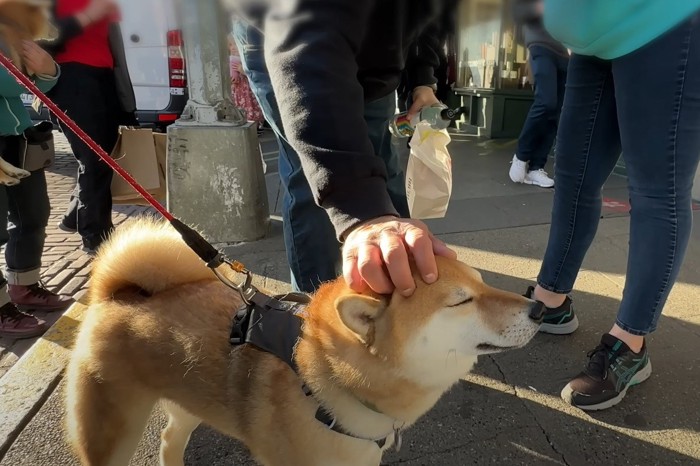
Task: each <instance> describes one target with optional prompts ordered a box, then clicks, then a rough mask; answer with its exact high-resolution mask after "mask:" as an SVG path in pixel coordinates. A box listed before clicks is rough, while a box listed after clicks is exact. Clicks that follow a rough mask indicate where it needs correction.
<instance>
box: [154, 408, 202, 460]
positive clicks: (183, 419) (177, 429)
mask: <svg viewBox="0 0 700 466" xmlns="http://www.w3.org/2000/svg"><path fill="white" fill-rule="evenodd" d="M162 406H163V409H164V411H165V412H166V414H167V415H168V425H167V426H165V429H163V433H162V434H161V436H160V439H161V441H160V464H161V466H184V464H185V460H184V457H185V448H187V444H188V443H189V441H190V435H192V432H194V430H195V429H196V428H197V426H198V425H199V424H200V422H201V420H200V419H199V418H197V417H195V416H193V415H191V414H190V413H188V412H187V411H185V410H184V409H182V408H181V407H180V406H178V405H176V404H174V403H171V402H163V403H162Z"/></svg>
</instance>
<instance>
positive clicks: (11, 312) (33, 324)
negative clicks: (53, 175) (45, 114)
mask: <svg viewBox="0 0 700 466" xmlns="http://www.w3.org/2000/svg"><path fill="white" fill-rule="evenodd" d="M8 139H13V138H7V137H3V138H0V150H1V151H2V153H3V156H5V157H7V160H8V162H10V163H13V164H17V163H18V161H17V160H16V159H14V158H12V157H10V156H9V155H8V154H9V153H10V152H9V150H11V147H8V145H7V141H8ZM31 178H32V177H31V176H30V177H28V178H25V179H24V180H22V183H24V182H25V181H27V180H29V179H31ZM22 183H20V185H21V184H22ZM18 186H19V185H18ZM8 189H9V188H8V187H7V186H0V246H6V247H5V255H6V259H5V261H6V262H7V263H8V264H9V262H10V261H9V260H8V259H11V256H12V255H13V254H12V246H11V245H10V244H9V242H10V233H9V231H8V226H9V225H8V212H9V211H10V202H9V196H8V192H7V190H8ZM42 244H43V239H42ZM8 251H9V252H8ZM8 256H9V257H8ZM47 328H48V327H47V325H46V322H44V321H43V320H40V319H37V318H36V317H34V316H32V315H29V314H25V313H23V312H20V311H19V310H18V309H17V307H16V306H15V304H14V303H12V300H11V298H10V294H9V292H8V289H7V280H6V279H5V276H4V275H3V274H2V272H0V337H5V338H13V339H14V338H31V337H34V336H37V335H41V334H42V333H44V332H45V331H46V329H47Z"/></svg>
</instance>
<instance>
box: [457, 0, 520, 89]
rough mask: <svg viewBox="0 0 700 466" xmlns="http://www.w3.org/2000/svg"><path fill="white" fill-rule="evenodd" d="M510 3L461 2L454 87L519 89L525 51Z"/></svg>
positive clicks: (477, 0) (487, 1) (495, 0)
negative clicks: (456, 74)
mask: <svg viewBox="0 0 700 466" xmlns="http://www.w3.org/2000/svg"><path fill="white" fill-rule="evenodd" d="M521 29H522V28H521V27H519V26H516V25H515V23H514V22H513V19H512V16H511V14H510V2H509V1H501V0H463V1H462V2H461V5H460V11H459V74H458V77H457V85H456V87H458V88H481V89H520V88H522V87H523V85H524V84H525V81H526V79H524V78H526V76H527V49H526V48H525V46H524V44H523V41H522V31H521Z"/></svg>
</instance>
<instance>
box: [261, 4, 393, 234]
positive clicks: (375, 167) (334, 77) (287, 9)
mask: <svg viewBox="0 0 700 466" xmlns="http://www.w3.org/2000/svg"><path fill="white" fill-rule="evenodd" d="M373 6H374V1H373V0H295V1H290V0H277V1H275V2H274V3H273V4H272V6H271V8H270V10H269V11H268V15H267V18H266V24H265V32H266V37H265V59H266V62H267V65H268V68H269V72H270V77H271V80H272V84H273V88H274V91H275V95H276V97H277V103H278V105H279V109H280V114H281V116H282V121H283V122H284V130H285V133H286V135H287V138H288V139H289V141H290V143H291V144H292V146H293V147H294V148H295V149H296V150H297V152H298V153H299V157H300V159H301V163H302V166H303V169H304V173H305V174H306V177H307V179H308V181H309V185H310V186H311V190H312V192H313V195H314V197H315V199H316V202H317V203H318V204H319V205H320V206H321V207H323V208H324V209H326V211H327V212H328V214H329V216H330V218H331V221H332V222H333V225H334V226H335V230H336V233H337V235H338V237H339V238H340V239H341V240H342V239H343V237H344V234H345V233H346V232H347V231H348V229H350V228H352V227H353V226H355V225H357V224H358V223H359V222H362V221H365V220H369V219H372V218H376V217H379V216H382V215H397V212H396V210H395V209H394V207H393V205H392V203H391V200H390V198H389V194H388V192H387V186H386V179H387V175H386V169H385V167H384V164H383V162H382V161H381V159H380V158H379V157H376V156H375V154H374V149H373V147H372V144H371V142H370V139H369V136H368V131H367V125H366V123H365V121H364V99H363V89H362V86H361V85H360V83H359V82H358V80H357V70H358V69H357V64H356V60H355V56H356V54H357V52H358V50H359V48H360V45H361V43H362V39H363V37H364V35H365V28H366V25H367V22H368V18H369V15H370V13H371V11H372V8H373Z"/></svg>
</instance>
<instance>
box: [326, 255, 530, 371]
mask: <svg viewBox="0 0 700 466" xmlns="http://www.w3.org/2000/svg"><path fill="white" fill-rule="evenodd" d="M438 266H439V272H440V279H439V280H438V281H437V282H436V283H434V284H432V285H427V284H425V283H423V282H422V281H421V280H420V279H418V278H417V289H416V291H415V293H414V294H413V296H411V297H410V298H404V297H402V296H401V295H400V294H398V293H394V295H393V296H391V297H381V296H367V295H359V294H354V293H353V294H346V295H343V296H340V297H339V298H338V299H337V300H336V309H337V311H338V315H339V316H340V319H341V321H342V322H343V323H344V324H345V326H346V327H347V328H348V329H349V330H350V331H351V332H352V333H353V334H354V335H355V336H356V337H357V340H358V341H359V342H360V343H361V344H364V345H365V346H366V347H367V350H368V351H370V352H372V353H373V354H374V355H376V356H378V357H380V358H383V359H385V360H388V361H392V366H393V367H400V368H401V370H402V371H403V372H404V374H403V375H404V376H406V377H408V378H410V379H412V380H417V381H425V380H434V381H435V382H436V383H443V382H444V381H445V380H446V379H450V380H451V379H453V378H455V377H459V376H460V375H464V374H465V373H466V372H467V371H468V370H469V369H470V368H471V366H472V365H473V364H474V362H475V360H476V357H477V356H478V355H480V354H488V353H497V352H501V351H505V350H508V349H514V348H519V347H522V346H524V345H525V344H527V343H528V342H529V341H530V339H531V338H532V337H533V336H534V335H535V334H536V333H537V331H538V329H539V325H540V322H539V320H538V317H537V316H536V314H537V313H536V312H534V313H533V310H536V309H537V306H538V305H536V304H535V302H534V301H532V300H530V299H527V298H524V297H522V296H520V295H517V294H515V293H509V292H506V291H502V290H498V289H495V288H492V287H490V286H488V285H486V284H485V283H484V282H483V279H482V277H481V274H480V273H479V272H478V271H476V270H475V269H473V268H471V267H468V266H467V265H465V264H463V263H461V262H458V261H453V260H448V259H443V258H438ZM531 315H532V317H531Z"/></svg>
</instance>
